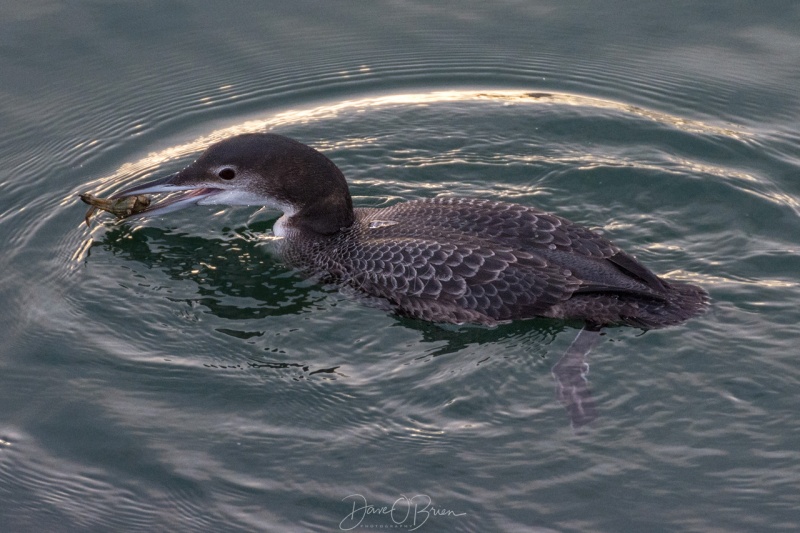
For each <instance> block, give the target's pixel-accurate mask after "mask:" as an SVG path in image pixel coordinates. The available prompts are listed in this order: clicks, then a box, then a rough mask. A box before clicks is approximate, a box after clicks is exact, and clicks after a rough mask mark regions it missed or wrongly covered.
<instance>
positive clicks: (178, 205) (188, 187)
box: [109, 172, 225, 219]
mask: <svg viewBox="0 0 800 533" xmlns="http://www.w3.org/2000/svg"><path fill="white" fill-rule="evenodd" d="M181 181H183V180H182V179H181V173H180V172H176V173H175V174H170V175H169V176H166V177H164V178H161V179H157V180H155V181H151V182H149V183H144V184H142V185H137V186H136V187H131V188H130V189H125V190H124V191H120V192H118V193H116V194H113V195H111V196H110V197H109V200H116V199H119V198H125V197H128V196H138V195H142V194H158V193H179V194H175V195H174V196H170V197H168V198H166V199H164V200H162V201H160V202H155V203H151V204H150V205H149V206H148V207H147V208H146V209H142V210H140V211H137V212H135V213H132V214H130V215H128V216H126V217H124V218H125V219H133V218H143V217H148V216H154V215H163V214H166V213H171V212H173V211H178V210H179V209H183V208H184V207H189V206H191V205H195V204H198V203H201V202H202V201H203V200H207V199H209V198H211V197H212V196H215V195H218V194H220V193H222V192H225V189H217V188H213V187H206V186H203V185H198V184H184V183H181ZM207 203H216V202H213V201H209V202H207Z"/></svg>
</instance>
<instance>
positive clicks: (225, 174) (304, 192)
mask: <svg viewBox="0 0 800 533" xmlns="http://www.w3.org/2000/svg"><path fill="white" fill-rule="evenodd" d="M172 192H177V193H179V194H177V195H175V196H173V197H170V198H168V199H166V200H164V201H161V202H158V203H153V204H152V205H150V207H148V208H147V209H145V210H144V211H141V212H139V213H136V214H134V215H131V216H130V217H128V218H139V217H146V216H153V215H161V214H164V213H169V212H171V211H177V210H179V209H183V208H184V207H188V206H190V205H261V206H268V207H272V208H276V209H279V210H281V211H283V213H284V217H286V220H287V221H288V224H289V225H290V226H291V227H292V228H296V229H298V230H306V231H313V232H315V233H319V234H323V235H331V234H334V233H336V232H338V231H339V230H341V229H342V228H346V227H348V226H350V225H351V224H352V223H353V220H354V218H353V202H352V200H351V198H350V191H349V190H348V188H347V181H345V179H344V176H343V175H342V173H341V171H340V170H339V169H338V168H337V167H336V165H335V164H333V162H332V161H331V160H330V159H328V158H327V157H325V156H324V155H322V154H321V153H320V152H318V151H316V150H314V149H313V148H311V147H310V146H306V145H305V144H303V143H300V142H298V141H295V140H293V139H290V138H288V137H283V136H282V135H276V134H272V133H248V134H243V135H237V136H236V137H231V138H229V139H225V140H224V141H220V142H218V143H216V144H213V145H211V146H209V147H208V148H207V149H206V151H205V152H203V153H202V154H201V155H200V157H199V158H197V160H196V161H194V162H193V163H192V164H190V165H189V166H188V167H186V168H184V169H183V170H181V171H180V172H177V173H175V174H172V175H169V176H166V177H164V178H161V179H159V180H156V181H152V182H149V183H145V184H143V185H139V186H137V187H133V188H130V189H126V190H124V191H121V192H119V193H116V194H114V195H113V196H112V197H111V198H112V199H115V198H122V197H125V196H133V195H139V194H151V193H172Z"/></svg>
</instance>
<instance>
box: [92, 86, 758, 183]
mask: <svg viewBox="0 0 800 533" xmlns="http://www.w3.org/2000/svg"><path fill="white" fill-rule="evenodd" d="M468 101H493V102H504V103H508V104H510V105H537V104H538V105H542V104H558V105H568V106H580V107H589V108H595V109H612V110H615V111H620V112H623V113H626V114H631V115H636V116H639V117H643V118H647V119H649V120H653V121H656V122H660V123H663V124H667V125H670V126H672V127H675V128H678V129H681V130H685V131H693V132H699V133H705V134H711V135H721V136H726V137H735V138H743V137H748V136H749V134H748V133H746V132H744V131H743V130H736V129H732V128H721V127H718V126H714V125H710V124H706V123H704V122H700V121H697V120H689V119H685V118H682V117H677V116H673V115H669V114H667V113H662V112H660V111H654V110H651V109H646V108H643V107H638V106H633V105H630V104H626V103H622V102H617V101H614V100H604V99H601V98H592V97H588V96H582V95H577V94H567V93H543V92H531V91H521V90H495V91H477V90H450V91H433V92H427V93H406V94H391V95H383V96H373V97H367V98H359V99H354V100H344V101H341V102H336V103H333V104H326V105H321V106H315V107H310V108H301V109H291V110H288V111H283V112H279V113H275V114H273V115H270V116H268V117H266V118H263V119H258V120H248V121H246V122H243V123H241V124H235V125H233V126H228V127H225V128H221V129H217V130H214V131H212V132H210V133H208V134H206V135H202V136H200V137H198V138H196V139H194V140H192V141H190V142H188V143H184V144H180V145H177V146H173V147H169V148H166V149H163V150H160V151H158V152H153V153H151V154H148V156H147V157H145V158H143V159H140V160H138V161H134V162H131V163H126V164H124V165H122V166H121V167H120V168H119V169H118V170H117V171H116V172H114V173H113V174H111V175H110V176H105V177H103V178H101V179H99V180H97V181H96V182H95V183H93V184H91V185H90V186H91V187H92V188H93V189H94V190H95V191H96V192H97V193H99V194H103V193H105V192H107V191H109V190H110V189H112V188H116V187H117V186H119V185H121V182H122V180H124V179H126V178H130V177H131V176H142V175H145V174H148V173H150V172H153V171H156V170H158V169H160V168H161V167H162V166H164V165H165V164H167V163H169V162H170V161H174V160H178V159H183V158H185V157H187V156H190V155H192V154H196V153H199V152H201V151H202V150H204V149H205V148H206V147H208V146H209V145H210V144H213V143H215V142H217V141H221V140H223V139H226V138H228V137H232V136H234V135H239V134H242V133H255V132H263V131H269V130H272V129H274V128H276V127H280V126H286V125H290V124H305V123H309V122H313V121H318V120H327V119H331V118H336V117H337V116H338V115H340V114H341V113H344V112H361V111H366V110H370V109H378V108H383V107H391V106H414V105H429V104H433V103H445V102H468ZM322 148H323V149H324V148H326V147H322ZM126 185H130V184H126Z"/></svg>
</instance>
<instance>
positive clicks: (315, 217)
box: [287, 185, 355, 235]
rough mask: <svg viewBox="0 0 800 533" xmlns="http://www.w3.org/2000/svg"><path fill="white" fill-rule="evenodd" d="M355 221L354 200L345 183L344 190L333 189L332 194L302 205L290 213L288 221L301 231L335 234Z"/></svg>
mask: <svg viewBox="0 0 800 533" xmlns="http://www.w3.org/2000/svg"><path fill="white" fill-rule="evenodd" d="M287 214H288V213H287ZM354 221H355V215H354V214H353V201H352V199H351V198H350V192H349V191H348V190H347V185H345V189H344V191H342V190H336V191H332V192H331V194H328V195H327V196H324V197H322V198H318V199H316V200H314V201H313V202H311V203H308V204H306V205H304V206H302V207H300V208H299V209H298V210H297V211H296V212H295V213H293V214H290V215H289V217H288V220H287V223H288V225H289V226H291V227H294V228H297V229H299V230H301V231H310V232H313V233H317V234H320V235H333V234H335V233H338V232H339V231H341V230H343V229H345V228H349V227H350V226H352V225H353V222H354Z"/></svg>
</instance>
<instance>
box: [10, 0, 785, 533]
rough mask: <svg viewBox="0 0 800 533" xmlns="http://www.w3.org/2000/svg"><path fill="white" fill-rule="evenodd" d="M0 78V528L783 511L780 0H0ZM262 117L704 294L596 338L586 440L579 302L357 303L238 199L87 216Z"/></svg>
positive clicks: (557, 519) (365, 176) (390, 178)
mask: <svg viewBox="0 0 800 533" xmlns="http://www.w3.org/2000/svg"><path fill="white" fill-rule="evenodd" d="M0 72H1V73H2V76H0V124H2V126H3V127H2V129H0V169H2V170H1V171H0V242H2V250H3V254H2V257H1V258H0V271H1V272H2V283H0V302H1V303H2V306H1V307H0V309H2V311H0V531H4V532H5V531H11V532H27V531H36V532H39V531H68V532H71V531H339V530H341V529H351V528H352V529H353V530H355V531H359V530H373V529H377V528H379V527H381V528H383V529H393V530H403V531H409V530H412V529H413V528H414V527H417V526H418V529H417V530H419V531H607V532H618V531H767V530H772V531H781V530H786V531H796V530H798V528H800V510H799V509H800V506H799V505H798V501H800V419H798V416H797V402H798V394H800V392H799V391H800V362H798V355H800V354H798V342H799V341H800V325H798V324H799V323H800V311H798V302H799V301H800V285H799V284H798V280H799V279H800V274H798V272H800V260H799V259H798V257H799V256H798V251H800V250H799V245H798V237H799V236H800V220H798V215H800V180H799V179H798V177H800V172H799V171H800V132H798V126H797V125H798V123H800V96H798V95H800V93H799V92H798V90H797V87H798V84H800V5H798V4H797V3H796V2H766V3H765V2H705V3H696V2H674V3H662V2H655V1H645V2H606V3H597V2H588V1H584V2H512V1H508V2H432V1H429V2H422V1H410V0H409V1H394V2H393V1H376V2H322V1H316V2H313V1H295V2H209V1H199V2H177V1H170V2H147V1H145V2H100V1H80V2H63V1H62V2H59V1H46V0H40V1H26V2H22V1H15V2H12V1H9V2H5V3H3V4H2V5H0ZM264 130H272V131H276V132H279V133H283V134H286V135H290V136H293V137H296V138H298V139H300V140H302V141H304V142H306V143H309V144H312V145H313V146H315V147H317V148H319V149H320V150H322V151H324V152H325V153H326V154H327V155H329V156H330V157H331V158H332V159H333V160H334V161H335V162H336V163H337V164H338V165H339V166H340V168H341V169H342V170H343V172H344V173H345V175H346V176H347V177H348V179H349V181H350V183H351V188H352V192H353V195H354V200H355V203H356V204H357V205H361V206H379V205H384V204H389V203H392V202H396V201H399V200H401V199H411V198H421V197H435V196H438V195H453V194H457V195H467V196H481V197H486V198H493V199H501V200H507V201H514V202H519V203H522V204H525V205H534V206H538V207H540V208H543V209H545V210H548V211H554V212H557V213H558V214H561V215H563V216H566V217H567V218H570V219H572V220H574V221H576V222H580V223H582V224H585V225H588V226H590V227H593V228H595V229H598V230H602V231H604V232H605V234H606V235H607V236H609V237H610V238H611V239H613V240H614V241H615V242H616V243H617V244H619V245H620V246H622V247H623V248H625V249H627V250H629V251H631V252H633V253H635V254H636V255H637V256H638V257H639V258H640V259H641V260H642V261H643V262H644V263H645V264H647V265H648V266H650V267H651V268H652V269H653V270H655V271H656V272H658V273H660V274H664V275H666V276H667V277H668V278H670V279H677V280H687V281H692V282H695V283H698V284H701V285H703V286H704V287H706V288H707V289H708V290H709V291H710V293H711V295H712V297H713V306H712V308H711V310H710V311H709V313H707V314H706V315H705V316H703V317H701V318H699V319H695V320H693V321H691V322H689V323H687V324H685V325H683V326H681V327H676V328H672V329H666V330H660V331H651V332H647V333H644V334H642V332H641V331H638V330H634V329H623V328H619V329H612V330H608V331H607V334H606V335H605V337H604V338H603V340H602V342H601V343H600V344H599V346H598V347H597V348H596V349H595V350H594V352H593V353H592V354H591V357H590V363H591V372H590V374H589V379H590V385H591V389H592V392H593V395H594V397H595V399H596V400H597V403H598V407H599V410H600V413H601V416H600V418H599V419H598V420H597V421H596V422H595V423H594V425H593V426H592V427H590V428H588V430H583V431H578V432H576V431H573V429H572V428H571V427H570V424H569V420H568V418H567V415H566V412H565V411H564V409H563V407H562V406H561V405H560V404H559V402H558V401H557V400H556V398H555V395H554V383H553V378H552V376H551V371H550V370H551V368H552V366H553V365H554V364H555V362H556V361H557V360H558V358H559V357H560V355H561V354H562V353H563V352H564V350H565V349H566V347H567V346H568V345H569V344H570V342H571V341H572V339H573V338H574V337H575V333H576V330H575V329H574V327H573V326H574V325H570V324H563V323H559V322H553V321H547V320H537V321H530V322H520V323H514V324H510V325H505V326H502V327H499V328H496V329H486V328H479V327H440V326H437V325H431V324H425V323H421V322H417V321H413V320H407V319H400V318H397V317H395V316H392V315H390V314H387V313H385V312H383V311H379V310H376V309H372V308H368V307H364V306H363V305H361V304H359V303H358V302H356V301H353V300H352V299H350V298H349V297H348V296H347V295H344V294H340V293H338V292H336V291H333V290H329V289H326V288H322V287H319V286H316V285H314V284H311V283H309V282H306V281H303V280H302V279H301V278H299V277H298V276H297V275H296V274H293V273H292V272H291V271H289V270H287V269H286V268H285V267H284V266H282V265H281V264H280V263H279V262H278V261H276V260H275V259H273V258H272V257H271V256H270V255H269V254H268V253H267V249H268V248H269V229H270V227H271V224H272V222H273V221H274V220H275V219H276V218H277V213H272V212H267V211H259V210H257V209H254V208H242V207H239V208H230V209H219V208H213V207H196V208H194V209H191V210H186V211H181V212H179V213H174V214H172V215H170V216H167V217H164V218H160V219H153V220H146V221H144V222H137V223H135V224H122V225H116V224H114V223H113V221H112V220H111V219H109V218H107V217H106V218H100V219H99V220H98V221H97V222H95V224H94V225H93V226H92V227H91V228H90V229H89V228H86V226H85V225H84V224H83V214H84V212H85V209H84V206H83V205H82V204H80V203H79V202H78V201H77V198H76V194H78V193H79V192H85V191H93V192H98V193H106V192H110V191H113V190H116V189H118V188H121V187H122V186H128V185H132V184H135V183H139V182H142V181H144V180H145V179H147V178H149V177H152V176H153V175H160V174H166V173H169V172H173V171H175V170H178V169H179V168H180V167H181V166H183V165H184V164H186V163H188V162H189V161H191V160H192V159H193V158H194V157H196V156H197V154H198V153H199V152H200V151H201V150H202V149H203V147H205V146H207V145H208V144H209V143H210V142H212V141H213V140H216V139H219V138H223V137H226V136H228V135H232V134H234V133H237V132H242V131H264ZM426 498H427V499H426ZM409 502H411V503H412V506H411V509H412V511H411V513H410V514H409V516H408V517H406V512H407V511H408V510H409V505H408V504H409ZM365 503H366V504H367V505H371V506H373V507H371V508H370V509H372V510H373V511H374V512H373V513H371V514H367V515H366V516H363V515H364V514H365V513H364V511H360V512H356V513H355V514H353V508H354V505H355V507H356V508H358V507H362V506H363V505H364V504H365ZM395 503H396V507H397V509H396V511H395V513H394V515H391V516H390V515H387V514H379V513H378V511H379V510H380V509H381V508H383V507H391V506H392V505H393V504H395ZM428 503H429V505H428V506H427V507H426V504H428ZM413 504H416V505H417V507H416V510H417V514H416V523H414V522H413V520H414V518H415V516H414V507H413ZM433 509H436V510H437V511H438V512H439V513H443V514H436V515H434V513H433V512H432V510H433ZM447 511H451V512H452V513H451V514H447ZM348 515H350V516H348ZM362 516H363V520H361V517H362ZM392 518H394V520H395V521H394V522H393V521H392ZM389 526H398V527H395V528H390V527H389Z"/></svg>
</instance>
